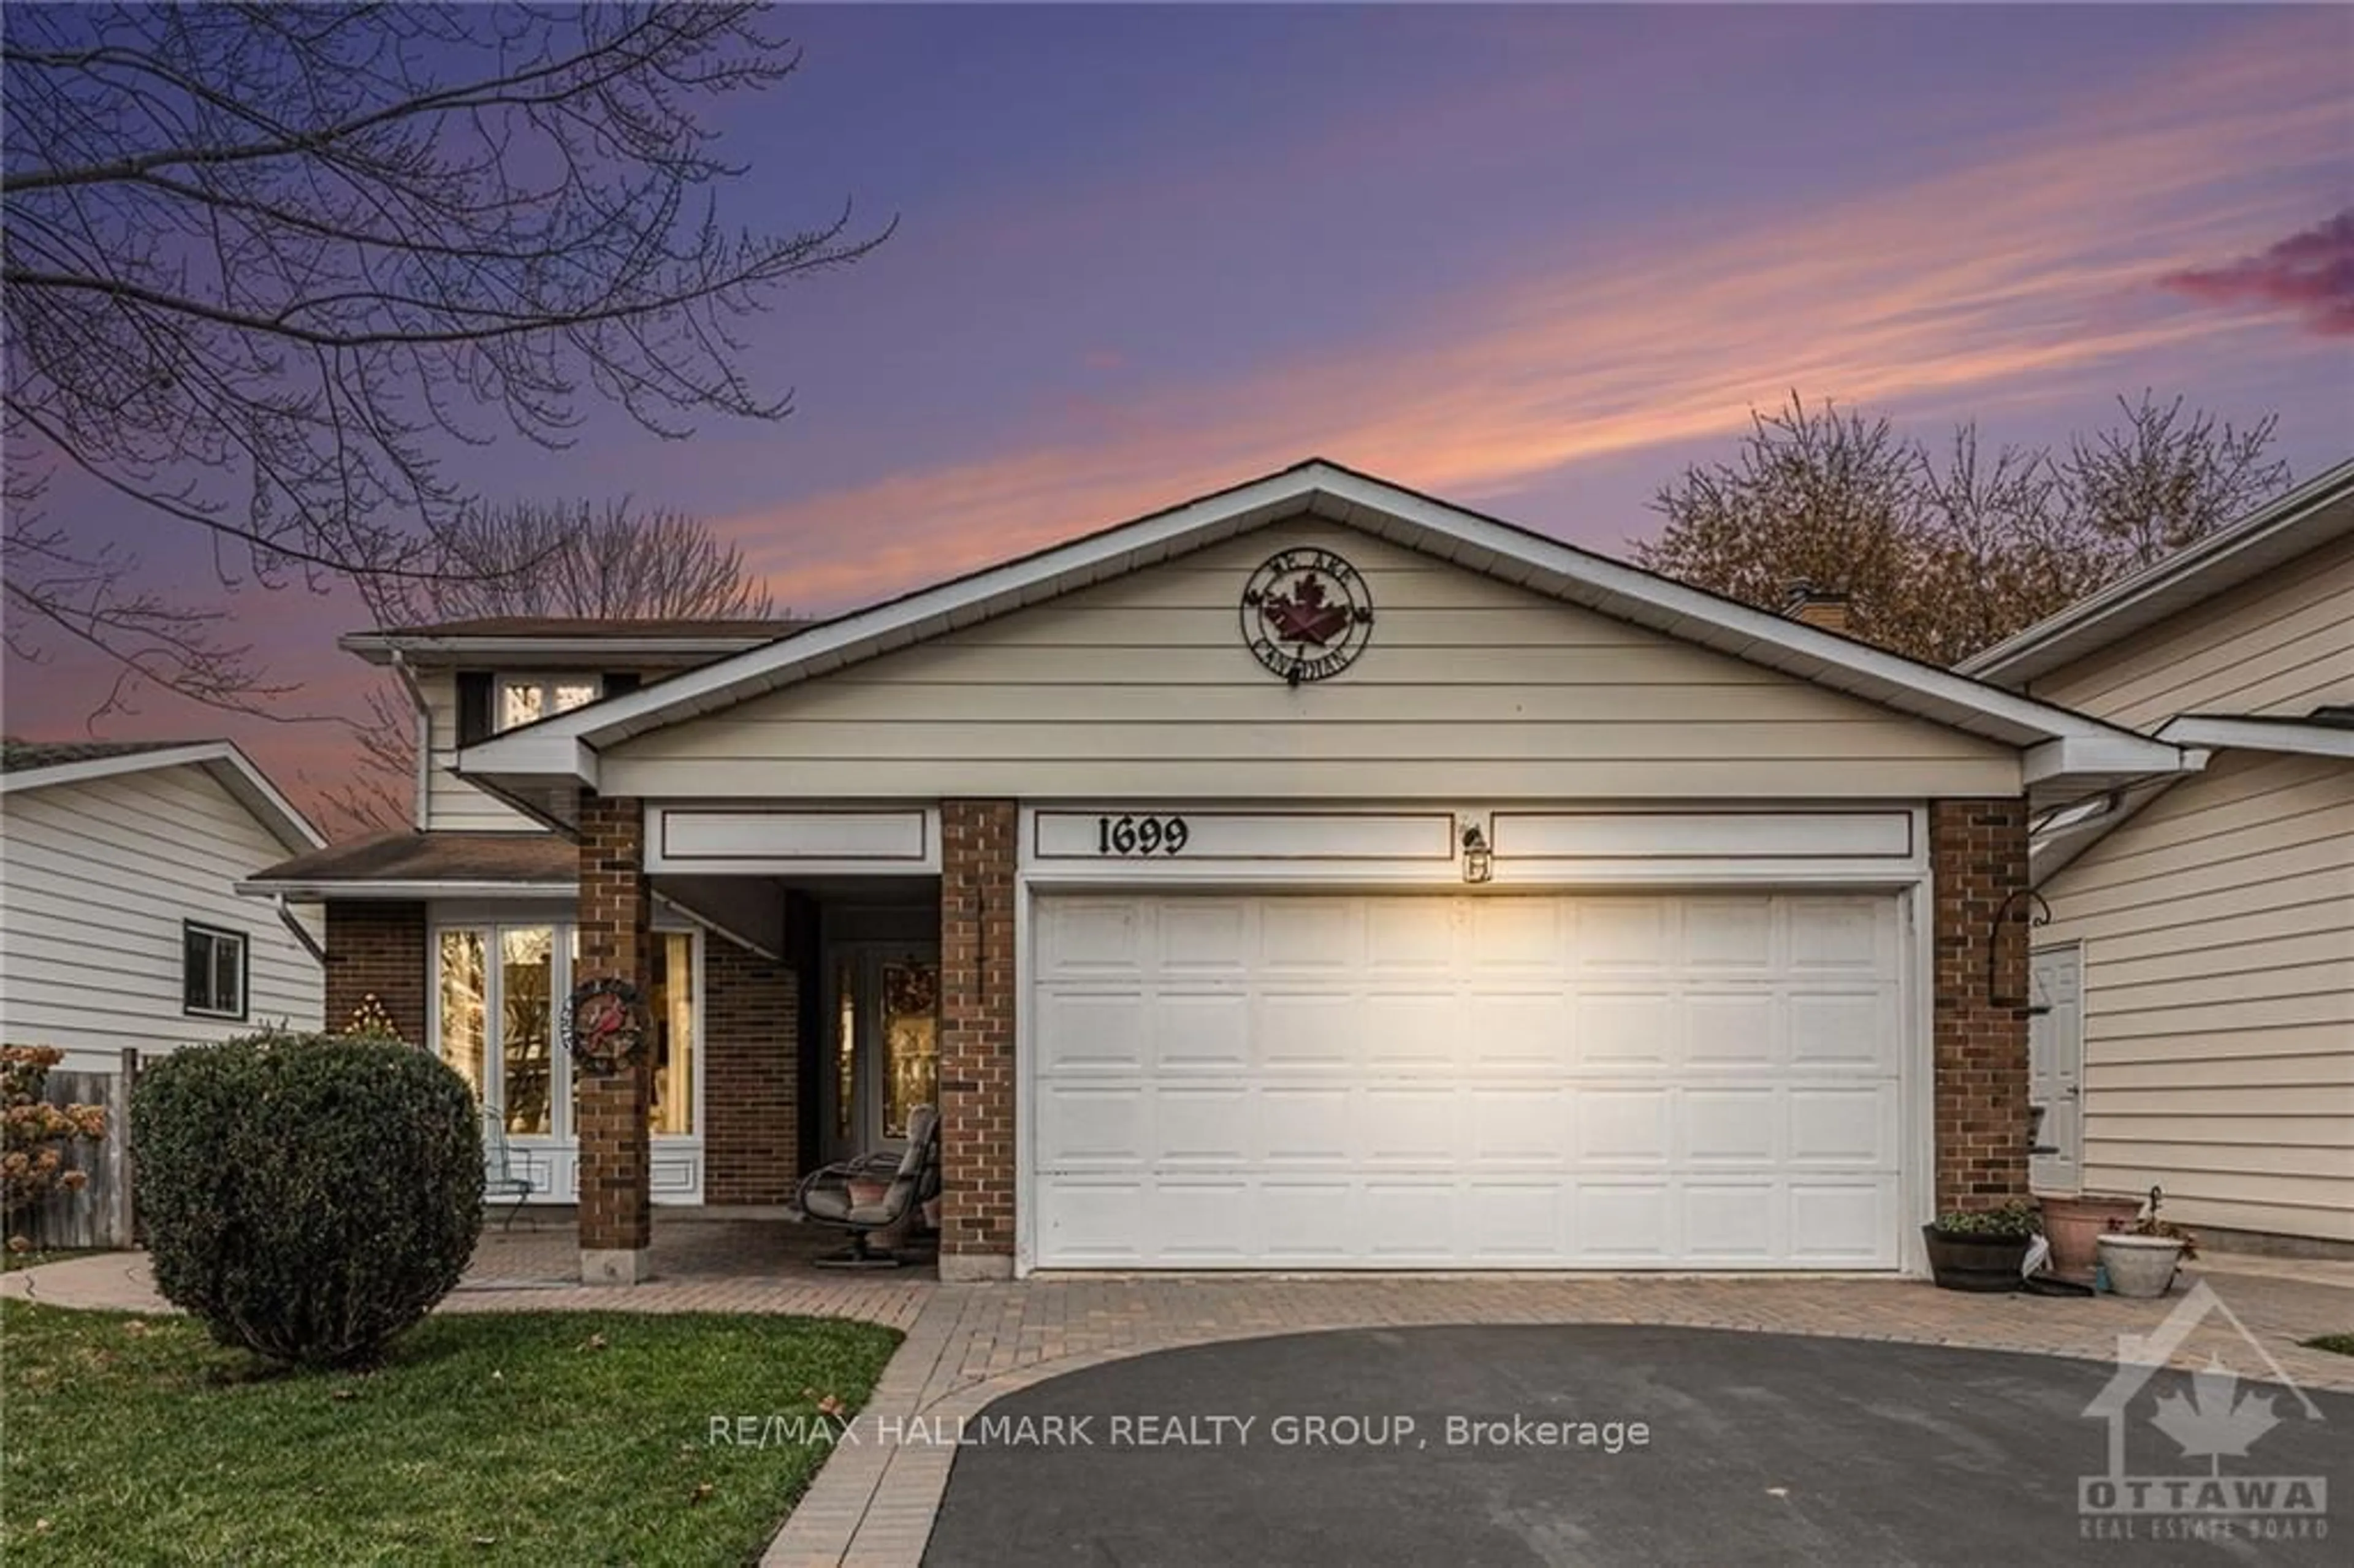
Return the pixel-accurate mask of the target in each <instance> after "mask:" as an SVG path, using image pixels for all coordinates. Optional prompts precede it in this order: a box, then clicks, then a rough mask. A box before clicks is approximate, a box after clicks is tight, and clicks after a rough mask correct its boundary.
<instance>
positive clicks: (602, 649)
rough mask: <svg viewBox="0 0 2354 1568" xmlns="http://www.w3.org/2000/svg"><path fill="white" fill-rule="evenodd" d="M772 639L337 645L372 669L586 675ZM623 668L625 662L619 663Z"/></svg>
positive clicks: (349, 638) (372, 640) (366, 637)
mask: <svg viewBox="0 0 2354 1568" xmlns="http://www.w3.org/2000/svg"><path fill="white" fill-rule="evenodd" d="M791 635H793V634H792V632H790V630H784V631H779V632H778V633H777V635H776V636H775V637H412V636H404V635H401V634H399V633H395V632H383V631H355V632H349V633H347V634H345V636H342V637H339V638H337V639H336V640H335V646H336V647H338V648H341V649H342V650H343V651H344V652H346V653H356V654H358V655H359V656H360V657H361V658H362V659H365V660H366V661H367V662H369V663H371V664H388V663H390V662H392V659H393V656H394V655H395V654H405V655H407V656H408V658H409V660H410V661H411V662H415V661H416V659H417V657H418V656H419V654H424V655H428V656H429V657H432V658H434V659H436V660H437V661H438V660H440V659H445V658H446V659H449V660H451V661H456V660H461V659H474V660H479V661H481V662H482V663H483V664H485V665H486V666H491V665H496V664H497V663H498V662H499V660H500V659H501V658H503V657H504V658H510V659H533V660H540V659H572V660H578V662H579V663H580V665H581V666H582V667H583V668H584V669H603V668H606V667H607V666H610V665H611V664H612V663H614V662H615V660H616V656H617V655H626V656H629V657H645V658H656V659H720V658H725V657H726V656H727V655H728V654H730V653H741V652H746V651H747V650H748V649H753V648H760V647H765V646H767V645H768V644H769V643H771V642H774V641H777V640H778V639H779V638H783V637H790V636H791ZM622 662H627V659H626V658H624V659H623V660H622Z"/></svg>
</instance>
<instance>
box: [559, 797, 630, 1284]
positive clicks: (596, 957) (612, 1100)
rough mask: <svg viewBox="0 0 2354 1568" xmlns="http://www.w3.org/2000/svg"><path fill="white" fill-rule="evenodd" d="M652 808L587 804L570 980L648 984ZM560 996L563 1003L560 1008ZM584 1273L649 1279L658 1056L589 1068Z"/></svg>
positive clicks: (584, 1125)
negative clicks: (606, 1069) (616, 1067)
mask: <svg viewBox="0 0 2354 1568" xmlns="http://www.w3.org/2000/svg"><path fill="white" fill-rule="evenodd" d="M645 820H646V819H645V809H644V807H643V806H642V804H641V803H640V802H639V801H637V800H631V799H629V798H627V797H624V796H617V797H614V798H611V799H606V798H604V797H601V796H598V795H594V794H589V793H587V792H585V791H584V792H583V794H582V796H581V800H580V960H579V963H578V966H577V967H576V969H575V972H574V976H573V980H574V983H575V984H578V983H579V982H581V981H583V980H604V979H608V978H619V979H621V980H629V981H631V982H632V983H633V984H635V985H636V986H637V988H638V991H639V993H640V994H641V995H643V994H644V993H645V992H646V991H647V988H648V962H647V960H648V958H649V956H650V955H651V952H652V938H651V936H650V932H651V930H652V923H653V902H652V894H651V892H650V890H649V888H648V886H647V883H646V873H645ZM560 1005H561V1002H560V1001H559V1006H560ZM578 1084H579V1090H580V1128H579V1130H580V1277H581V1280H582V1281H583V1283H586V1284H589V1285H634V1284H636V1283H638V1282H639V1281H640V1280H642V1279H644V1278H645V1277H647V1273H648V1269H647V1266H646V1250H647V1248H648V1247H649V1246H650V1245H652V1241H653V1177H652V1162H651V1155H652V1146H651V1137H650V1134H649V1133H648V1131H647V1128H646V1114H647V1109H648V1107H649V1106H650V1105H651V1104H652V1099H653V1060H652V1057H651V1056H650V1055H641V1056H640V1057H639V1059H638V1062H637V1065H636V1066H635V1067H634V1068H631V1069H626V1070H623V1071H620V1072H610V1073H596V1072H586V1071H582V1072H580V1073H579V1075H578Z"/></svg>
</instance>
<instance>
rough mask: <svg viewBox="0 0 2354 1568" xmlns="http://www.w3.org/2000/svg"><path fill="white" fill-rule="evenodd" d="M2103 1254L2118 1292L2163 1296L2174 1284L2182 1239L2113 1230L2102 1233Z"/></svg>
mask: <svg viewBox="0 0 2354 1568" xmlns="http://www.w3.org/2000/svg"><path fill="white" fill-rule="evenodd" d="M2100 1255H2101V1268H2102V1270H2103V1272H2105V1273H2106V1274H2107V1275H2108V1277H2109V1288H2110V1289H2111V1290H2113V1291H2115V1293H2116V1294H2117V1295H2119V1296H2135V1297H2142V1298H2147V1297H2153V1296H2163V1295H2165V1294H2166V1293H2167V1291H2168V1289H2169V1288H2170V1287H2172V1286H2173V1284H2174V1270H2175V1267H2176V1266H2177V1265H2179V1264H2180V1263H2181V1261H2182V1240H2181V1238H2180V1237H2179V1236H2137V1235H2122V1234H2107V1235H2104V1236H2102V1237H2101V1241H2100Z"/></svg>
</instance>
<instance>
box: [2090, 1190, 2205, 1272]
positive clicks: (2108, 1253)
mask: <svg viewBox="0 0 2354 1568" xmlns="http://www.w3.org/2000/svg"><path fill="white" fill-rule="evenodd" d="M2165 1196H2166V1194H2165V1193H2164V1192H2162V1191H2161V1190H2160V1189H2158V1188H2156V1187H2152V1188H2151V1189H2150V1190H2149V1207H2148V1209H2147V1211H2146V1212H2144V1213H2141V1214H2140V1215H2138V1216H2137V1217H2136V1218H2134V1219H2131V1220H2119V1221H2114V1222H2112V1223H2111V1224H2110V1225H2109V1228H2108V1229H2107V1230H2105V1231H2103V1232H2102V1233H2101V1235H2100V1241H2099V1250H2100V1258H2101V1275H2102V1277H2104V1278H2105V1279H2106V1280H2107V1282H2108V1287H2109V1289H2110V1290H2111V1291H2112V1292H2114V1293H2115V1294H2116V1295H2119V1296H2131V1297H2141V1298H2149V1297H2155V1296H2163V1295H2165V1294H2166V1293H2167V1292H2168V1290H2171V1289H2172V1288H2173V1287H2174V1273H2175V1270H2176V1269H2177V1268H2179V1267H2180V1266H2181V1264H2182V1260H2183V1259H2184V1258H2186V1257H2197V1256H2198V1255H2199V1238H2198V1237H2197V1236H2194V1235H2192V1234H2190V1232H2189V1231H2186V1230H2184V1229H2183V1228H2182V1227H2181V1226H2180V1225H2178V1224H2175V1223H2174V1222H2173V1221H2171V1220H2165V1219H2160V1218H2159V1217H2158V1204H2159V1203H2160V1202H2163V1201H2164V1199H2165Z"/></svg>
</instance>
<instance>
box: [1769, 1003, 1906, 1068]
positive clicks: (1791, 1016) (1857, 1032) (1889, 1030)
mask: <svg viewBox="0 0 2354 1568" xmlns="http://www.w3.org/2000/svg"><path fill="white" fill-rule="evenodd" d="M1887 1001H1888V999H1887V997H1886V996H1885V995H1883V994H1882V993H1881V992H1879V991H1794V992H1792V993H1791V994H1790V995H1789V996H1788V997H1787V998H1786V999H1785V1001H1784V1002H1783V1005H1782V1016H1783V1018H1784V1019H1785V1020H1786V1021H1787V1023H1788V1026H1789V1033H1790V1055H1789V1060H1790V1061H1791V1063H1792V1064H1793V1065H1797V1066H1801V1067H1805V1066H1841V1067H1844V1066H1864V1067H1872V1066H1880V1065H1893V1062H1894V1058H1895V1030H1894V1027H1893V1025H1894V1023H1895V1022H1896V1021H1895V1018H1894V1015H1893V1009H1891V1008H1890V1007H1889V1006H1888V1005H1887Z"/></svg>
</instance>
